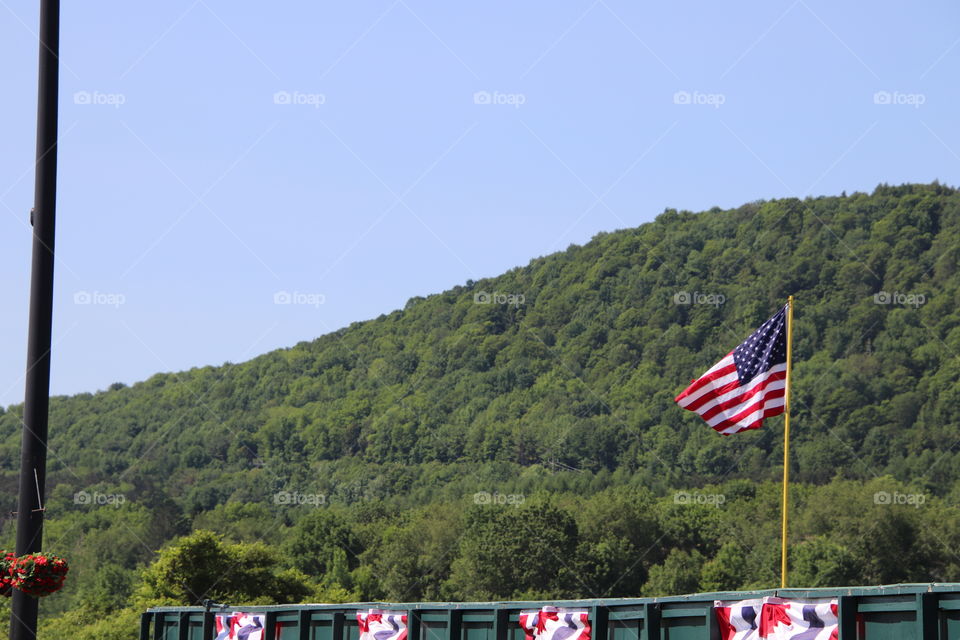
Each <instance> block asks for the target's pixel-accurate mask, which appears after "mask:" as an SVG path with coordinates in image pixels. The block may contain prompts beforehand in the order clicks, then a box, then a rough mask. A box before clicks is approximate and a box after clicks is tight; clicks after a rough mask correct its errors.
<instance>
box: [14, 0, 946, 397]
mask: <svg viewBox="0 0 960 640" xmlns="http://www.w3.org/2000/svg"><path fill="white" fill-rule="evenodd" d="M38 4H39V3H38V2H26V1H24V2H12V0H0V61H2V63H0V64H2V69H3V73H2V80H0V82H2V93H0V95H2V101H0V116H2V117H0V150H2V153H0V261H2V273H3V277H2V281H0V300H2V306H0V404H3V405H8V404H13V403H18V402H21V401H22V398H23V374H24V368H25V360H26V356H25V343H26V321H27V300H28V293H29V275H30V274H29V265H30V256H29V254H30V246H31V245H30V229H29V226H28V224H27V219H28V211H29V209H30V207H31V205H32V199H33V179H34V175H33V168H32V167H33V159H34V146H35V138H34V131H35V129H34V128H35V124H36V82H37V79H36V61H37V43H36V37H35V34H36V30H37V22H38V15H37V14H38V11H37V6H36V5H38ZM61 47H62V48H61V58H62V66H61V100H60V132H61V144H60V168H59V198H58V221H57V223H58V228H57V258H58V262H57V274H56V302H55V311H54V313H55V320H54V348H53V349H54V350H53V375H52V383H51V384H52V391H53V392H54V393H57V394H65V393H76V392H80V391H95V390H97V389H103V388H105V387H106V386H108V385H109V384H110V383H112V382H116V381H123V382H126V383H132V382H135V381H137V380H142V379H145V378H147V377H149V376H150V375H152V374H153V373H156V372H158V371H178V370H183V369H188V368H190V367H193V366H202V365H207V364H214V365H216V364H221V363H223V362H225V361H230V362H240V361H243V360H246V359H249V358H251V357H253V356H255V355H258V354H260V353H263V352H266V351H269V350H271V349H274V348H277V347H282V346H290V345H293V344H295V343H297V342H298V341H301V340H310V339H312V338H315V337H317V336H319V335H322V334H324V333H327V332H329V331H331V330H334V329H337V328H339V327H342V326H344V325H347V324H349V323H351V322H354V321H358V320H365V319H368V318H373V317H376V316H378V315H379V314H381V313H385V312H389V311H391V310H393V309H397V308H399V307H402V306H403V304H404V303H405V301H406V300H407V299H408V298H410V297H411V296H415V295H427V294H430V293H435V292H439V291H442V290H444V289H447V288H449V287H451V286H454V285H456V284H461V283H463V282H465V281H466V280H467V279H479V278H482V277H486V276H494V275H497V274H499V273H501V272H503V271H505V270H507V269H509V268H511V267H514V266H517V265H522V264H526V263H527V262H528V261H529V260H530V259H531V258H534V257H537V256H540V255H544V254H548V253H551V252H553V251H556V250H559V249H563V248H565V247H566V246H568V245H569V244H571V243H583V242H585V241H587V240H589V239H590V237H591V236H593V235H594V234H596V233H597V232H598V231H611V230H614V229H618V228H624V227H631V226H636V225H639V224H641V223H643V222H646V221H649V220H651V219H652V218H653V217H654V216H656V215H657V214H658V213H660V212H662V211H663V210H664V208H667V207H673V208H678V209H690V210H702V209H708V208H710V207H712V206H720V207H734V206H738V205H740V204H742V203H744V202H748V201H752V200H757V199H761V198H763V199H767V198H777V197H783V196H801V197H802V196H805V195H820V194H839V193H840V192H841V191H844V190H846V191H847V192H852V191H870V190H872V189H873V188H874V186H876V185H877V184H878V183H880V182H888V183H901V182H914V181H916V182H929V181H931V180H933V179H939V180H940V181H941V182H944V183H947V184H951V185H956V184H958V183H960V180H958V172H960V155H958V154H960V128H958V127H957V117H958V116H957V114H958V113H960V108H958V107H960V84H958V82H957V78H958V77H960V76H958V68H960V5H957V4H956V3H952V2H928V3H923V4H920V5H917V4H911V3H905V2H901V1H898V2H876V3H856V4H854V3H838V2H827V1H825V0H766V1H764V2H740V3H717V2H658V3H650V2H642V3H639V2H628V1H626V0H580V1H576V2H542V1H541V2H515V1H514V2H501V1H485V2H438V1H434V2H424V1H422V0H371V1H369V2H349V3H348V2H341V3H320V2H296V1H291V2H280V3H268V2H260V3H252V2H226V1H224V0H166V1H165V2H157V3H140V2H117V1H109V0H101V1H98V2H93V3H90V2H66V3H64V6H63V14H62V45H61ZM284 292H285V293H286V296H284ZM276 300H279V302H281V303H279V304H278V303H277V302H276ZM283 302H288V303H287V304H283Z"/></svg>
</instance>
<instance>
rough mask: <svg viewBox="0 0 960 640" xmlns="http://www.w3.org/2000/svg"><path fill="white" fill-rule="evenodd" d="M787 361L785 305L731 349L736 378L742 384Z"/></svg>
mask: <svg viewBox="0 0 960 640" xmlns="http://www.w3.org/2000/svg"><path fill="white" fill-rule="evenodd" d="M786 361H787V307H786V306H784V307H783V308H782V309H780V311H778V312H777V313H776V315H774V316H773V317H772V318H770V319H769V320H767V321H766V322H764V323H763V325H762V326H761V327H760V328H759V329H757V330H756V331H754V332H753V334H752V335H751V336H750V337H749V338H747V339H746V340H744V341H743V342H742V343H741V344H740V346H738V347H737V348H736V349H734V350H733V362H734V363H735V364H736V365H737V378H738V379H739V380H740V385H741V386H743V385H745V384H747V383H748V382H750V381H751V380H753V379H754V378H755V377H756V376H758V375H760V374H761V373H766V372H767V371H769V370H770V369H771V368H772V367H774V366H776V365H778V364H784V363H785V362H786Z"/></svg>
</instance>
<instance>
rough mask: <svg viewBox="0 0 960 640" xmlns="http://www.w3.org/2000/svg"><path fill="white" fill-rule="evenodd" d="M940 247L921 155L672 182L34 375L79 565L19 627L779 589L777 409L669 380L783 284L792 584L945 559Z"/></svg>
mask: <svg viewBox="0 0 960 640" xmlns="http://www.w3.org/2000/svg"><path fill="white" fill-rule="evenodd" d="M958 264H960V193H958V191H956V190H954V189H951V188H947V187H944V186H941V185H939V184H936V183H934V184H932V185H904V186H899V187H890V186H881V187H878V188H877V189H876V190H875V191H874V192H873V194H870V195H868V194H862V193H856V194H853V195H850V196H847V195H843V196H840V197H823V198H815V199H806V200H797V199H785V200H775V201H770V202H754V203H750V204H746V205H744V206H742V207H739V208H737V209H734V210H730V211H722V210H720V209H713V210H710V211H707V212H703V213H696V214H695V213H690V212H678V211H673V210H668V211H666V212H664V213H663V214H661V215H660V216H659V217H657V219H656V220H655V221H654V222H652V223H649V224H645V225H642V226H640V227H639V228H636V229H626V230H621V231H617V232H613V233H607V234H601V235H599V236H597V237H596V238H594V239H593V240H592V241H591V242H589V243H587V244H586V245H585V246H582V247H578V246H574V247H570V248H569V249H568V250H566V251H564V252H561V253H557V254H554V255H550V256H546V257H544V258H539V259H536V260H533V261H532V262H531V263H530V264H529V265H527V266H526V267H522V268H517V269H514V270H512V271H510V272H508V273H506V274H504V275H502V276H500V277H497V278H491V279H488V280H482V281H480V282H468V283H467V284H466V285H465V286H462V287H457V288H454V289H453V290H450V291H447V292H444V293H441V294H437V295H434V296H430V297H428V298H415V299H412V300H410V301H409V302H408V303H407V305H406V307H405V308H404V309H403V310H402V311H395V312H393V313H390V314H388V315H384V316H381V317H380V318H377V319H375V320H371V321H369V322H363V323H357V324H354V325H351V326H350V327H348V328H346V329H343V330H341V331H338V332H336V333H333V334H330V335H325V336H322V337H320V338H318V339H316V340H314V341H312V342H308V343H302V344H298V345H296V346H295V347H292V348H289V349H282V350H278V351H274V352H271V353H267V354H265V355H262V356H260V357H258V358H255V359H253V360H251V361H249V362H246V363H243V364H227V365H224V366H221V367H206V368H202V369H194V370H191V371H187V372H183V373H176V374H158V375H155V376H153V377H152V378H150V379H149V380H147V381H145V382H142V383H139V384H136V385H134V386H132V387H125V386H123V385H119V384H118V385H113V387H112V388H111V389H110V390H108V391H104V392H100V393H96V394H81V395H78V396H74V397H69V398H67V397H61V398H55V399H54V400H53V401H52V403H51V422H50V441H51V448H50V455H49V465H50V474H49V476H48V483H47V486H48V495H47V500H46V503H45V507H46V518H47V524H46V529H45V534H44V535H45V538H44V540H45V546H46V547H47V549H49V550H50V551H53V552H58V553H60V554H62V555H66V556H67V557H68V558H69V559H70V561H71V572H70V578H69V580H68V583H67V587H66V588H65V589H64V591H63V592H62V593H60V594H57V595H55V596H53V597H51V598H47V599H45V601H44V605H43V608H42V612H43V615H44V627H43V629H44V631H42V633H41V636H40V637H41V638H44V639H46V638H61V637H66V636H67V635H70V636H71V637H74V635H75V634H78V633H79V635H76V637H77V638H80V639H81V640H87V639H91V640H92V638H98V639H102V638H111V639H123V640H128V639H129V640H133V638H135V637H136V629H137V623H136V617H137V615H138V612H139V611H141V610H142V609H143V608H144V607H146V606H150V605H151V604H158V603H166V604H177V603H180V604H189V603H196V602H199V601H200V600H201V599H202V598H203V597H210V598H212V599H213V600H216V601H218V602H229V603H231V604H233V605H240V604H245V603H246V604H249V603H269V602H297V601H312V602H318V601H321V602H336V601H347V600H353V601H364V600H366V601H372V600H392V601H400V602H404V601H412V600H418V599H445V600H447V599H450V600H471V599H501V598H510V599H517V598H555V597H611V596H637V595H661V594H671V593H673V594H675V593H683V592H692V591H697V590H701V591H706V590H718V591H720V590H723V591H726V590H733V589H743V588H757V587H764V588H766V587H771V586H775V585H776V584H779V582H778V574H777V571H778V568H779V522H780V520H779V514H778V500H779V486H778V484H777V479H778V478H779V474H780V472H781V460H782V450H781V446H782V445H781V442H782V438H781V434H782V421H781V420H780V419H779V418H776V419H771V420H769V421H768V424H767V425H766V426H765V427H764V428H763V429H760V430H758V431H756V432H750V433H744V434H738V435H735V436H731V437H721V436H719V435H717V434H716V433H714V432H713V431H712V430H710V429H709V428H708V427H706V426H705V425H704V424H703V423H702V421H701V420H700V419H699V418H698V417H697V416H695V415H693V414H691V413H689V412H686V411H683V410H681V409H679V408H678V407H677V406H676V405H675V404H674V403H673V397H674V396H675V395H676V394H677V393H678V392H679V391H681V390H682V389H683V388H684V387H685V386H686V384H687V383H688V382H689V381H690V380H691V379H692V378H694V377H696V376H698V375H699V374H700V373H702V372H703V371H704V370H705V369H706V368H707V367H709V366H710V365H712V364H713V363H714V362H715V361H716V360H718V359H719V358H721V357H722V356H723V355H724V354H726V353H727V352H728V351H729V350H730V349H732V348H733V347H734V346H735V345H736V344H738V343H739V342H740V341H741V340H743V339H744V338H745V337H746V336H747V335H748V334H749V333H750V332H751V331H752V330H753V329H755V328H756V327H757V326H759V324H760V323H762V322H763V321H764V320H765V319H766V318H768V317H769V316H770V315H772V314H773V313H774V312H775V311H776V310H777V309H778V308H779V307H780V306H781V305H783V304H784V301H785V299H786V297H787V296H788V295H789V294H793V295H794V296H795V299H796V312H795V317H794V320H795V332H794V363H795V369H794V372H795V376H794V379H793V382H794V386H793V390H794V394H793V402H794V419H793V422H792V433H793V445H794V446H793V448H792V477H793V478H794V479H795V481H796V484H795V485H794V498H793V502H792V504H793V505H794V506H793V509H794V515H793V516H792V520H791V523H792V528H791V533H790V535H791V541H792V542H791V544H792V547H793V548H794V550H792V551H791V554H792V555H791V560H790V562H791V566H792V569H791V576H794V577H792V578H791V580H792V582H791V586H793V585H796V586H809V587H815V586H839V585H845V584H876V583H890V582H898V581H949V580H958V579H960V562H958V561H957V556H956V553H955V550H956V548H957V547H958V545H960V512H958V510H957V507H956V506H955V503H956V501H957V498H958V497H960V464H958V463H960V459H958V456H960V453H958V452H957V451H956V445H957V444H960V384H958V382H960V380H958V378H960V357H958V355H960V291H958V289H960V273H958ZM21 411H22V407H12V408H10V409H8V410H7V411H6V412H4V413H0V482H2V484H3V487H4V491H3V493H2V495H3V498H2V499H3V500H4V502H3V504H2V505H0V506H2V507H3V509H4V511H12V510H14V509H15V508H16V505H15V502H14V501H15V496H16V486H17V485H16V481H17V479H16V476H17V466H18V463H19V455H18V451H19V430H18V426H19V418H20V412H21ZM920 507H923V508H920ZM12 524H13V523H12V520H11V519H10V518H9V517H7V518H6V519H5V525H4V528H3V536H4V538H5V540H6V543H7V545H8V548H9V544H10V542H11V541H12V538H13V526H12ZM202 530H212V531H213V532H214V533H215V534H216V535H214V534H211V533H208V532H204V531H202ZM217 535H219V536H222V538H217V537H216V536H217ZM183 536H189V537H183ZM161 549H162V551H161V552H160V554H159V555H157V552H158V550H161ZM521 558H522V559H524V560H525V561H524V562H517V561H516V560H517V559H521ZM2 600H3V599H0V609H3V608H4V607H5V606H6V605H5V604H4V602H2ZM78 629H83V632H82V633H80V632H78V631H77V630H78Z"/></svg>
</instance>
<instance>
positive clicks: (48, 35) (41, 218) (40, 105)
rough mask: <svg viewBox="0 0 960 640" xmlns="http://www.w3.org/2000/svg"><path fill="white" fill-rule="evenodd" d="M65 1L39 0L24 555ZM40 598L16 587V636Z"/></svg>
mask: <svg viewBox="0 0 960 640" xmlns="http://www.w3.org/2000/svg"><path fill="white" fill-rule="evenodd" d="M59 55H60V0H41V1H40V76H39V82H38V90H37V165H36V182H35V187H34V205H33V213H32V216H31V218H32V223H33V266H32V276H31V280H30V319H29V323H30V324H29V329H28V335H27V376H26V394H25V398H24V404H23V438H22V441H21V445H20V447H21V448H20V494H19V498H18V501H17V551H16V552H17V555H23V554H25V553H32V552H37V551H40V545H41V543H42V540H43V497H44V493H45V483H46V475H47V414H48V409H49V406H50V343H51V334H52V331H53V240H54V222H55V220H56V204H57V99H58V94H59V88H58V81H59V60H58V57H59ZM37 612H38V602H37V598H34V597H31V596H28V595H26V594H24V593H22V592H20V591H18V590H16V589H14V592H13V609H12V615H11V617H10V639H11V640H34V639H35V638H36V637H37Z"/></svg>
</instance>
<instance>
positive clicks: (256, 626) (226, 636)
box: [216, 613, 267, 640]
mask: <svg viewBox="0 0 960 640" xmlns="http://www.w3.org/2000/svg"><path fill="white" fill-rule="evenodd" d="M266 618H267V617H266V616H265V615H263V614H261V613H258V614H253V613H232V614H230V615H228V616H217V617H216V624H217V638H216V640H263V637H264V634H263V630H264V628H265V626H266Z"/></svg>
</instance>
